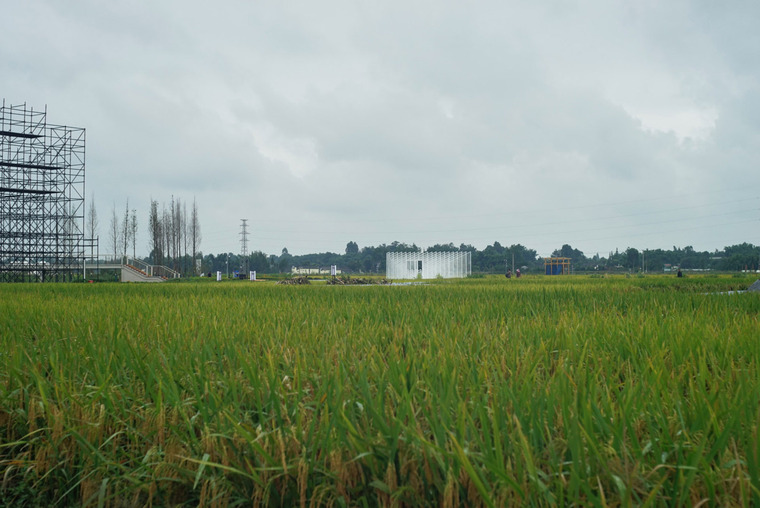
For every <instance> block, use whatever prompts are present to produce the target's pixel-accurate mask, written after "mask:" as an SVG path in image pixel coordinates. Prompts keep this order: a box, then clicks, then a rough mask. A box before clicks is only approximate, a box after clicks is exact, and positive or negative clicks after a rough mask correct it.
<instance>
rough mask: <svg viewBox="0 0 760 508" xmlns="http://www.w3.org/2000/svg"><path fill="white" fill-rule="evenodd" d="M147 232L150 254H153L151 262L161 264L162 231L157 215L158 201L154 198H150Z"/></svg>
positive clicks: (162, 261) (162, 252)
mask: <svg viewBox="0 0 760 508" xmlns="http://www.w3.org/2000/svg"><path fill="white" fill-rule="evenodd" d="M148 232H149V234H150V255H151V256H153V263H154V264H157V265H162V264H163V263H164V242H163V237H164V232H163V225H162V223H161V217H160V216H159V215H158V201H156V200H154V199H151V200H150V216H149V218H148Z"/></svg>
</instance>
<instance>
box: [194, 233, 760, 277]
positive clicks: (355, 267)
mask: <svg viewBox="0 0 760 508" xmlns="http://www.w3.org/2000/svg"><path fill="white" fill-rule="evenodd" d="M425 251H426V252H460V251H469V252H471V253H472V254H471V255H472V271H473V272H474V273H504V271H505V270H506V269H507V267H509V268H511V266H512V262H513V259H514V266H515V268H523V269H524V270H528V271H533V272H543V270H544V261H543V258H542V257H540V256H538V255H537V253H536V251H535V250H534V249H529V248H527V247H525V246H523V245H520V244H513V245H511V246H509V247H507V246H503V245H501V244H500V243H499V242H494V243H493V245H488V246H486V247H485V248H484V249H482V250H478V249H476V248H475V247H473V246H472V245H466V244H461V245H459V246H456V245H454V244H453V243H448V244H437V245H433V246H432V247H428V248H427V249H425ZM388 252H422V249H421V248H420V247H418V246H417V245H415V244H411V245H409V244H406V243H401V242H392V243H391V244H381V245H378V246H367V247H362V248H360V247H359V245H358V244H357V243H356V242H353V241H351V242H348V243H347V244H346V248H345V251H344V252H343V253H342V254H339V253H334V252H324V253H319V254H304V255H291V254H290V253H289V252H288V249H287V248H284V249H282V252H281V253H280V254H279V255H275V254H265V253H264V252H261V251H254V252H252V253H250V254H249V255H248V256H247V257H246V258H243V257H242V256H240V255H239V254H235V253H232V252H229V253H222V254H217V255H214V254H207V255H204V256H203V257H202V259H203V270H204V271H206V272H216V271H221V272H222V273H227V272H229V273H230V274H232V273H233V272H235V271H243V270H246V269H247V270H256V271H257V273H261V274H265V273H287V272H290V270H291V267H293V266H297V267H301V268H329V267H330V265H337V266H338V268H339V269H340V270H342V271H343V272H347V273H367V274H373V273H376V274H382V273H385V255H386V253H388ZM513 256H514V258H513ZM552 256H556V257H568V258H571V266H572V269H573V270H574V271H595V272H608V271H626V272H639V271H644V270H646V271H648V272H661V271H663V268H664V267H665V265H671V266H679V267H681V268H683V269H686V270H707V269H710V270H725V271H735V270H744V269H751V270H755V269H758V263H759V262H760V247H758V246H755V245H752V244H750V243H742V244H739V245H733V246H730V247H725V248H724V249H722V250H716V251H714V252H708V251H703V252H699V251H696V250H694V248H693V247H691V246H687V247H684V248H679V247H675V246H674V247H673V249H671V250H664V249H645V250H638V249H636V248H633V247H629V248H627V249H626V250H624V251H619V250H618V249H616V250H615V252H610V253H609V254H608V255H607V256H606V257H604V256H600V255H599V254H598V253H597V254H594V255H593V256H590V257H589V256H586V255H585V254H584V253H583V252H582V251H580V250H578V249H574V248H573V247H571V246H570V245H567V244H565V245H562V247H560V248H559V249H556V250H555V251H553V252H552Z"/></svg>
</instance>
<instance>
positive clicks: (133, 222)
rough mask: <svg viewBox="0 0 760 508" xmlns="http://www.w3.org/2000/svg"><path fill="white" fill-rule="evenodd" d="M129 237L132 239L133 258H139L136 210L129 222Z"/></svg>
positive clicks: (133, 210)
mask: <svg viewBox="0 0 760 508" xmlns="http://www.w3.org/2000/svg"><path fill="white" fill-rule="evenodd" d="M129 236H130V238H131V239H132V257H133V258H137V210H135V209H134V208H133V209H132V217H131V219H130V221H129Z"/></svg>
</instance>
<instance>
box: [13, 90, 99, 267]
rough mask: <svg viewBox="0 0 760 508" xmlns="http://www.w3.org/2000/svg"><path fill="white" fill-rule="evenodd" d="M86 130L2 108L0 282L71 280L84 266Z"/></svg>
mask: <svg viewBox="0 0 760 508" xmlns="http://www.w3.org/2000/svg"><path fill="white" fill-rule="evenodd" d="M84 167H85V130H84V129H82V128H77V127H68V126H62V125H52V124H49V123H47V108H45V110H44V111H35V110H34V109H33V108H27V106H26V104H23V105H6V103H5V100H3V103H2V107H0V282H23V281H71V280H73V278H74V276H75V273H76V271H77V270H80V269H82V267H83V266H84V262H85V259H86V257H85V247H91V244H92V240H88V241H85V238H84V195H85V194H84Z"/></svg>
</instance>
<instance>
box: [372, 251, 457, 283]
mask: <svg viewBox="0 0 760 508" xmlns="http://www.w3.org/2000/svg"><path fill="white" fill-rule="evenodd" d="M471 273H472V255H471V253H470V252H388V253H387V254H386V255H385V276H386V277H387V278H389V279H416V278H418V277H420V278H422V279H435V278H436V277H439V276H440V277H443V278H444V279H454V278H458V277H467V276H468V275H470V274H471Z"/></svg>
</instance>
